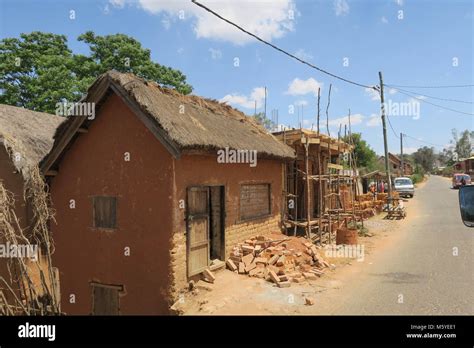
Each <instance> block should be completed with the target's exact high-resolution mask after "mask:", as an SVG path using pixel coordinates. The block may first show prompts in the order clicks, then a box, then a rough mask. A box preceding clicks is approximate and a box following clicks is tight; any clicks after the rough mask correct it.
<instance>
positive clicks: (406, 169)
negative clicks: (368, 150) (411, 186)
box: [379, 152, 413, 176]
mask: <svg viewBox="0 0 474 348" xmlns="http://www.w3.org/2000/svg"><path fill="white" fill-rule="evenodd" d="M388 161H389V164H390V172H391V173H392V174H393V175H396V176H405V175H412V174H413V166H412V165H411V163H410V162H408V161H407V160H405V161H404V162H403V170H402V160H401V159H400V158H399V157H398V156H396V155H394V154H392V153H390V152H389V153H388ZM379 163H381V164H383V165H385V157H384V156H380V158H379Z"/></svg>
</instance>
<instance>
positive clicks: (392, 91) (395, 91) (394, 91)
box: [377, 88, 397, 94]
mask: <svg viewBox="0 0 474 348" xmlns="http://www.w3.org/2000/svg"><path fill="white" fill-rule="evenodd" d="M377 93H378V92H377ZM388 93H389V94H396V93H397V90H396V89H395V88H389V89H388Z"/></svg>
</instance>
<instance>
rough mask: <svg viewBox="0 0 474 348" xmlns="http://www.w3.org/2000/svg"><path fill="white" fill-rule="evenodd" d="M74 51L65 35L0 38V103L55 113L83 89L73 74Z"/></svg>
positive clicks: (46, 34)
mask: <svg viewBox="0 0 474 348" xmlns="http://www.w3.org/2000/svg"><path fill="white" fill-rule="evenodd" d="M72 68H73V54H72V52H71V50H69V48H68V46H67V39H66V37H65V36H64V35H55V34H48V33H41V32H33V33H30V34H21V35H20V38H6V39H3V40H1V41H0V90H1V94H0V103H2V104H9V105H15V106H23V107H25V108H28V109H31V110H37V111H46V112H54V111H55V110H56V107H55V105H56V103H57V102H58V101H61V100H63V99H66V100H76V99H77V98H79V96H80V95H81V92H82V90H81V89H80V88H79V85H78V78H77V76H75V75H74V73H73V70H72Z"/></svg>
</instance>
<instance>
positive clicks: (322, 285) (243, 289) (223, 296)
mask: <svg viewBox="0 0 474 348" xmlns="http://www.w3.org/2000/svg"><path fill="white" fill-rule="evenodd" d="M405 206H406V207H407V212H408V215H410V214H412V213H413V212H412V211H410V207H409V206H410V202H409V200H408V202H405ZM384 216H385V213H382V214H379V215H378V216H375V217H372V218H371V219H369V220H366V221H365V222H364V225H365V227H367V228H368V230H369V235H371V236H370V237H369V236H367V237H360V236H359V238H358V244H359V245H362V246H363V247H364V250H363V251H364V257H363V259H361V260H357V259H355V258H342V257H337V258H329V257H327V256H326V255H325V252H324V249H323V250H322V251H321V256H323V257H324V259H325V260H326V261H328V262H329V263H330V264H331V268H329V269H326V270H325V274H324V275H322V276H321V277H320V278H318V279H317V280H307V281H305V282H303V283H292V284H291V287H289V288H278V287H277V286H276V284H273V283H271V282H269V281H265V280H263V279H259V278H254V277H249V276H248V275H240V274H236V273H234V272H231V271H230V270H228V269H223V270H220V271H217V272H215V276H216V280H215V282H214V283H213V284H210V283H207V282H205V281H199V282H198V283H196V285H195V289H194V290H193V291H188V292H186V293H184V294H182V296H181V298H180V300H179V301H178V302H177V303H176V304H175V308H176V309H177V311H178V312H179V313H180V314H183V315H277V314H278V315H308V314H317V313H318V312H319V311H320V310H322V308H318V307H319V306H320V305H321V304H322V303H324V302H327V301H320V300H321V298H322V297H325V298H326V300H327V299H328V298H331V297H334V300H337V289H339V287H340V286H341V284H342V282H345V281H346V280H347V279H350V277H352V276H356V274H357V272H358V271H360V269H361V267H362V268H363V267H366V266H367V264H369V265H370V264H371V254H372V253H373V252H374V251H376V250H378V249H383V248H384V247H387V246H388V245H391V244H392V241H391V240H393V238H396V234H397V233H396V232H397V230H398V227H399V226H400V225H401V224H403V222H404V220H384V219H383V217H384ZM306 297H309V298H310V299H311V300H313V301H314V304H313V305H307V304H305V303H306Z"/></svg>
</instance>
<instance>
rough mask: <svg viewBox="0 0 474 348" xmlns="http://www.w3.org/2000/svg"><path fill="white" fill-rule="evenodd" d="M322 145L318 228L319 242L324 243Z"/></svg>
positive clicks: (319, 163)
mask: <svg viewBox="0 0 474 348" xmlns="http://www.w3.org/2000/svg"><path fill="white" fill-rule="evenodd" d="M321 171H322V169H321V144H319V145H318V175H319V180H318V182H319V207H318V213H319V214H318V216H319V221H318V226H319V231H318V232H319V240H320V243H322V240H323V219H322V215H323V180H322V177H321Z"/></svg>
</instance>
